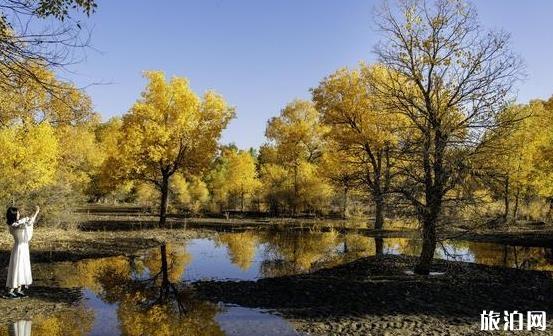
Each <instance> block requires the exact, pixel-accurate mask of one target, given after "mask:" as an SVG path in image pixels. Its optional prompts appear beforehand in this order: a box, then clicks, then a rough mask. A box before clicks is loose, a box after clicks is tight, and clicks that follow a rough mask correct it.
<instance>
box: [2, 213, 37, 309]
mask: <svg viewBox="0 0 553 336" xmlns="http://www.w3.org/2000/svg"><path fill="white" fill-rule="evenodd" d="M39 211H40V208H39V207H38V206H37V207H36V210H35V213H34V214H33V215H32V216H31V217H23V218H19V216H20V215H19V210H18V209H17V208H15V207H10V208H8V211H7V213H6V220H7V224H8V226H9V229H10V233H11V235H12V236H13V239H14V241H15V243H14V245H13V249H12V253H11V256H10V265H9V266H8V276H7V279H6V287H7V288H8V294H7V297H8V298H14V299H15V298H19V297H25V296H27V295H26V294H25V293H23V291H22V286H29V285H30V284H31V283H32V282H33V277H32V275H31V259H30V255H29V241H30V240H31V238H32V237H33V225H34V223H35V220H36V217H37V216H38V212H39Z"/></svg>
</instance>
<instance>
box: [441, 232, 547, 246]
mask: <svg viewBox="0 0 553 336" xmlns="http://www.w3.org/2000/svg"><path fill="white" fill-rule="evenodd" d="M445 237H450V238H452V239H457V240H470V241H475V242H484V243H497V244H505V245H518V246H543V247H553V229H541V230H513V231H484V232H471V231H467V232H461V233H451V234H446V235H445Z"/></svg>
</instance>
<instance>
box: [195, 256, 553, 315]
mask: <svg viewBox="0 0 553 336" xmlns="http://www.w3.org/2000/svg"><path fill="white" fill-rule="evenodd" d="M415 261H416V259H415V258H412V257H406V256H379V257H368V258H363V259H360V260H357V261H354V262H352V263H349V264H345V265H342V266H338V267H335V268H331V269H323V270H320V271H317V272H314V273H312V274H306V275H296V276H286V277H279V278H269V279H261V280H258V281H257V282H254V281H240V282H232V281H228V282H213V281H204V282H197V283H194V284H193V286H194V287H195V288H196V290H197V293H198V295H199V296H201V297H203V298H207V299H210V300H213V301H224V302H228V303H235V304H239V305H242V306H248V307H260V308H269V309H276V310H278V311H279V312H281V313H282V314H284V316H286V317H289V318H295V319H305V318H314V319H325V318H335V317H344V318H351V317H354V318H358V317H363V316H366V315H398V314H399V315H426V316H436V317H440V318H447V319H448V320H452V321H454V320H455V319H456V318H463V319H464V318H469V319H474V320H478V321H479V319H480V314H481V313H482V311H483V310H494V311H500V312H503V311H504V310H508V311H514V310H518V311H523V312H526V311H529V310H544V311H547V312H548V313H549V314H548V315H550V314H552V313H553V300H552V298H553V279H552V275H551V274H550V273H546V272H538V271H521V270H516V269H503V268H497V267H488V266H482V265H475V264H467V263H460V262H447V261H441V260H435V262H434V263H435V266H434V271H437V272H445V274H444V275H437V276H415V275H407V274H405V270H408V269H412V266H413V264H414V263H415Z"/></svg>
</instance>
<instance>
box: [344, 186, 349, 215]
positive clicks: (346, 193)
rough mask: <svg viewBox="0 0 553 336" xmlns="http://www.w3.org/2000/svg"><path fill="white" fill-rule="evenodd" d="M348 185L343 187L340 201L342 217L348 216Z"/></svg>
mask: <svg viewBox="0 0 553 336" xmlns="http://www.w3.org/2000/svg"><path fill="white" fill-rule="evenodd" d="M348 189H349V188H348V187H344V199H343V203H342V218H343V219H346V218H348V196H349V195H348V191H349V190H348Z"/></svg>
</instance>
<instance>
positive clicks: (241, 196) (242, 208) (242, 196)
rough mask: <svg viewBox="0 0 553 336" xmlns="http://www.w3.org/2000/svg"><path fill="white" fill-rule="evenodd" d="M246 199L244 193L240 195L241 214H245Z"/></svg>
mask: <svg viewBox="0 0 553 336" xmlns="http://www.w3.org/2000/svg"><path fill="white" fill-rule="evenodd" d="M244 197H245V195H244V193H243V192H242V193H240V211H241V212H244Z"/></svg>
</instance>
